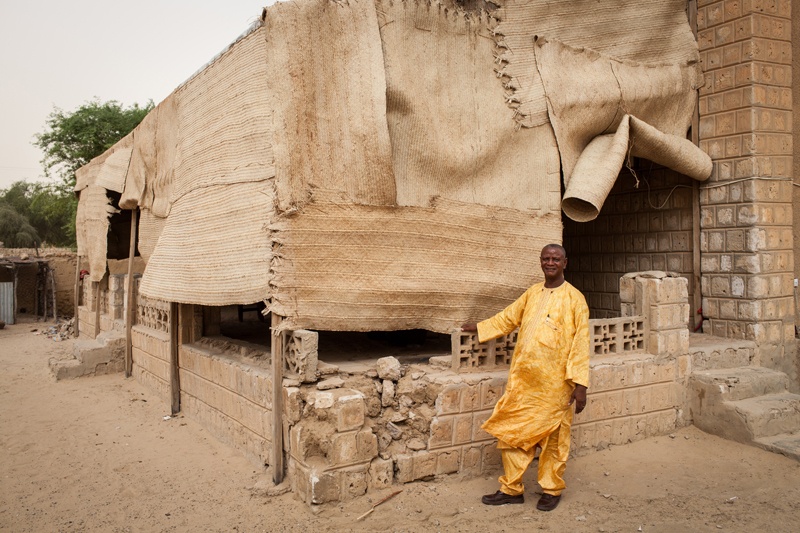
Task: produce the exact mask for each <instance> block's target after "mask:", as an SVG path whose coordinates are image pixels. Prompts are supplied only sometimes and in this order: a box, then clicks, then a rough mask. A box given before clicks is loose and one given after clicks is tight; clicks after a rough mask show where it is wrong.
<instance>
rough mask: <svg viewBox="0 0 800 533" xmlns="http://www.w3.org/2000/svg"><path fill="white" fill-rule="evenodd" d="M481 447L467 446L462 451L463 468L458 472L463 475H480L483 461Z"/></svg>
mask: <svg viewBox="0 0 800 533" xmlns="http://www.w3.org/2000/svg"><path fill="white" fill-rule="evenodd" d="M482 453H483V452H482V449H481V446H466V447H464V448H463V449H462V450H461V466H460V467H459V469H458V471H459V472H460V473H462V474H469V475H475V476H477V475H479V474H480V473H481V461H482V457H483V456H482Z"/></svg>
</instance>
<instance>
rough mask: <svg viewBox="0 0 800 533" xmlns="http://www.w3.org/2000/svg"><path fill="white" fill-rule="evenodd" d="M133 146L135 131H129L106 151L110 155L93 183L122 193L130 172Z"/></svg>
mask: <svg viewBox="0 0 800 533" xmlns="http://www.w3.org/2000/svg"><path fill="white" fill-rule="evenodd" d="M132 148H133V133H129V134H128V135H126V136H125V137H123V138H122V139H120V140H119V141H118V142H117V143H116V144H115V145H114V146H113V147H112V148H110V149H109V150H108V151H107V152H106V153H107V154H108V157H106V159H105V161H104V162H103V164H102V165H101V166H100V170H99V172H98V173H97V176H96V177H95V180H94V183H93V185H99V186H100V187H103V188H105V189H106V190H108V191H114V192H120V193H121V192H122V191H123V189H124V188H125V176H126V175H127V174H128V165H129V164H130V161H131V149H132Z"/></svg>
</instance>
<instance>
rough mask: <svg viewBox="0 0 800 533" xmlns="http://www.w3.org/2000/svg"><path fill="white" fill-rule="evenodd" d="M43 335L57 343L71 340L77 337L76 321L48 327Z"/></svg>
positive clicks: (71, 319)
mask: <svg viewBox="0 0 800 533" xmlns="http://www.w3.org/2000/svg"><path fill="white" fill-rule="evenodd" d="M42 335H44V336H45V337H47V338H49V339H53V340H54V341H56V342H59V341H63V340H66V339H70V338H72V337H73V336H74V335H75V319H74V318H70V319H69V320H64V321H59V322H58V323H57V324H55V325H53V326H49V327H47V328H46V329H45V330H44V331H42Z"/></svg>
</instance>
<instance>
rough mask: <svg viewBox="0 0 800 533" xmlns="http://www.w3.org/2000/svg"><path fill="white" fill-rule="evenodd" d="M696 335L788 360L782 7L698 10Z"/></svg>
mask: <svg viewBox="0 0 800 533" xmlns="http://www.w3.org/2000/svg"><path fill="white" fill-rule="evenodd" d="M697 15H698V16H697V25H698V43H699V46H700V52H701V63H702V66H703V69H704V71H705V85H704V86H703V87H702V88H701V89H700V102H699V110H700V128H699V134H700V147H701V148H702V149H703V150H705V151H706V152H707V153H708V154H709V155H710V156H711V157H712V159H713V161H714V170H713V174H712V176H711V182H710V183H709V184H708V185H704V186H703V187H702V188H701V196H700V204H701V227H702V232H701V251H702V254H703V255H702V278H701V283H702V294H703V310H704V313H705V316H706V317H707V318H708V320H707V321H706V322H705V323H704V328H703V330H704V332H707V333H713V334H714V335H718V336H722V337H730V338H741V339H748V340H753V341H755V342H756V344H757V345H758V354H757V357H756V359H757V361H756V363H757V364H761V365H763V366H766V367H769V368H773V369H776V370H780V371H783V372H786V373H787V374H788V375H789V376H790V377H791V378H792V382H793V383H795V384H796V383H797V378H798V375H797V368H796V361H793V347H792V346H793V339H794V336H795V334H794V302H793V287H792V281H793V277H794V254H793V235H792V194H793V191H792V181H791V176H792V174H791V173H792V168H793V163H792V152H793V148H792V133H791V131H792V87H791V83H792V76H791V62H792V43H791V16H792V14H791V1H790V0H738V1H733V0H725V1H711V0H699V1H698V14H697Z"/></svg>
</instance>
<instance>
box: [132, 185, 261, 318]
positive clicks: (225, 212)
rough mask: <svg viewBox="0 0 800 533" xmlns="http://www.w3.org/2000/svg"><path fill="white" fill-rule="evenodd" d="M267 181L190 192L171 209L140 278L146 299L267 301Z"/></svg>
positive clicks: (224, 302) (202, 302)
mask: <svg viewBox="0 0 800 533" xmlns="http://www.w3.org/2000/svg"><path fill="white" fill-rule="evenodd" d="M273 202H274V195H273V185H272V183H271V181H258V182H250V183H237V184H229V185H212V186H210V187H204V188H200V189H195V190H193V191H191V192H189V193H187V194H185V195H184V196H182V197H181V198H179V199H178V200H177V201H176V202H175V203H174V204H173V206H172V209H171V211H170V215H169V217H168V218H167V219H166V225H165V226H164V229H163V231H162V232H161V235H160V237H159V238H158V243H157V244H156V247H155V250H154V251H153V254H152V256H151V257H150V259H149V261H148V263H147V269H146V270H145V272H144V275H143V277H142V284H141V292H142V294H144V295H145V296H147V297H149V298H158V299H160V300H165V301H168V302H180V303H191V304H199V305H227V304H249V303H253V302H256V301H261V300H264V299H266V298H268V296H269V293H268V290H269V272H270V260H271V257H272V243H271V241H270V235H269V231H268V229H267V224H266V221H267V220H270V219H271V218H273V217H274V212H273Z"/></svg>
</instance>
